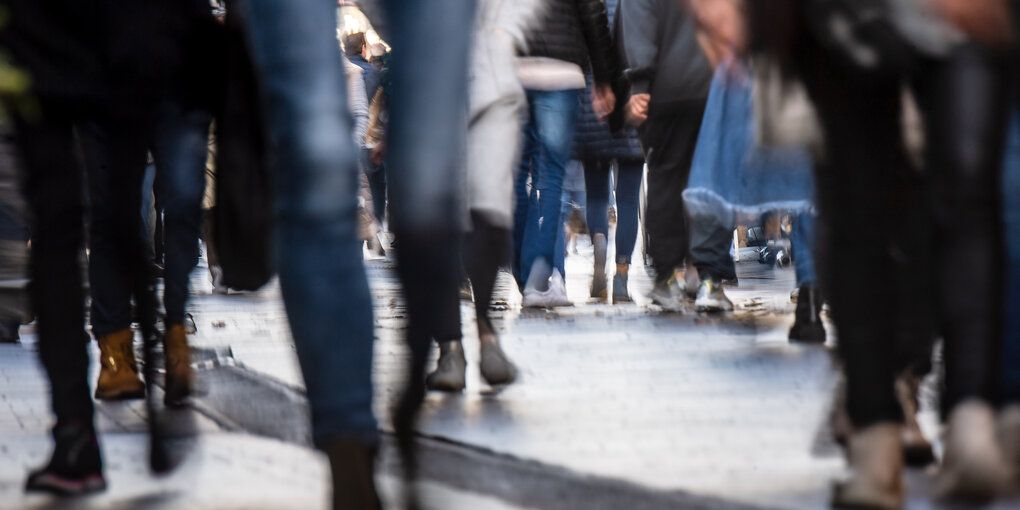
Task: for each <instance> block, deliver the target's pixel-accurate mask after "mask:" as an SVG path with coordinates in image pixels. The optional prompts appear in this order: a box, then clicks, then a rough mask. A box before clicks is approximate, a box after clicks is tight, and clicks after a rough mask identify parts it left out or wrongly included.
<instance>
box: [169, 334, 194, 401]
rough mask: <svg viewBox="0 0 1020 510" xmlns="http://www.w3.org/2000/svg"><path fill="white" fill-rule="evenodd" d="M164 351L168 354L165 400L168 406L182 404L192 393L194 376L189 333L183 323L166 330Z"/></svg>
mask: <svg viewBox="0 0 1020 510" xmlns="http://www.w3.org/2000/svg"><path fill="white" fill-rule="evenodd" d="M163 353H164V355H165V356H166V394H165V395H164V396H163V401H164V403H165V404H166V405H168V406H176V405H181V404H183V403H184V399H186V398H188V396H189V395H191V386H192V377H193V376H192V373H191V356H190V351H189V350H188V335H187V333H186V332H185V330H184V325H183V324H173V325H171V326H170V328H169V329H167V330H166V336H164V337H163Z"/></svg>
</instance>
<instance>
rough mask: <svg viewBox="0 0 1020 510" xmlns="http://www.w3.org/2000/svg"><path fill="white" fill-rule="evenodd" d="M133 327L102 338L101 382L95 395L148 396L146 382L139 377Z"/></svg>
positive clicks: (107, 397) (111, 397)
mask: <svg viewBox="0 0 1020 510" xmlns="http://www.w3.org/2000/svg"><path fill="white" fill-rule="evenodd" d="M133 340H134V332H132V331H131V328H125V329H122V330H119V331H114V332H113V333H110V334H108V335H102V336H100V337H99V339H98V341H99V352H100V355H99V367H100V368H99V381H98V382H96V398H97V399H99V400H124V399H133V398H142V397H144V396H145V383H143V382H142V380H141V378H139V377H138V364H137V363H136V362H135V349H134V345H133V343H132V341H133Z"/></svg>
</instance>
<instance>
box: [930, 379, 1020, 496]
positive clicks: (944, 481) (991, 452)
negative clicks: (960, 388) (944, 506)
mask: <svg viewBox="0 0 1020 510" xmlns="http://www.w3.org/2000/svg"><path fill="white" fill-rule="evenodd" d="M996 439H997V437H996V427H995V412H994V411H993V410H992V408H991V406H989V405H988V404H986V403H985V402H983V401H981V400H979V399H968V400H965V401H963V402H961V403H959V404H957V405H956V407H955V408H954V409H953V411H952V412H951V413H950V414H949V422H948V427H946V433H945V439H944V441H943V443H944V445H945V454H943V456H942V466H941V468H939V473H938V475H937V476H936V477H935V483H934V486H933V489H932V492H933V494H934V496H935V498H936V499H938V500H940V501H952V502H961V503H979V504H980V503H987V502H990V501H992V500H993V499H995V498H996V497H997V496H998V495H999V494H1000V493H1001V492H1002V491H1003V490H1004V489H1005V488H1007V487H1008V486H1009V482H1010V479H1011V478H1012V476H1011V469H1010V466H1009V465H1007V464H1006V461H1005V459H1004V458H1003V452H1002V451H1001V450H1000V449H999V444H998V442H997V441H996Z"/></svg>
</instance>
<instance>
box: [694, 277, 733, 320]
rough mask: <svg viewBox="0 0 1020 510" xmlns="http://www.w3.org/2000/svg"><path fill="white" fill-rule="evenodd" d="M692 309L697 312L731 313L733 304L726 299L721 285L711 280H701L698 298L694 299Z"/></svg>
mask: <svg viewBox="0 0 1020 510" xmlns="http://www.w3.org/2000/svg"><path fill="white" fill-rule="evenodd" d="M694 309H695V310H697V311H699V312H732V311H733V302H731V301H730V298H728V297H726V293H725V292H723V289H722V285H721V284H719V283H716V282H714V281H713V280H712V279H711V278H705V279H704V280H701V285H700V286H698V296H697V297H696V298H694Z"/></svg>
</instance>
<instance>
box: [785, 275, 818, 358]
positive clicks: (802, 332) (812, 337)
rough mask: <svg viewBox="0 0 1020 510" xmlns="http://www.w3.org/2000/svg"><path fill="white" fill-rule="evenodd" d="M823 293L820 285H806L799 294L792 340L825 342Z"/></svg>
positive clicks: (791, 330)
mask: <svg viewBox="0 0 1020 510" xmlns="http://www.w3.org/2000/svg"><path fill="white" fill-rule="evenodd" d="M821 314H822V295H821V293H820V292H819V291H818V287H812V286H808V285H804V286H802V287H801V288H800V291H799V293H798V295H797V312H796V320H795V321H794V323H793V327H792V328H790V341H791V342H806V343H819V344H823V343H825V326H824V325H823V324H822V315H821Z"/></svg>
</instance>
